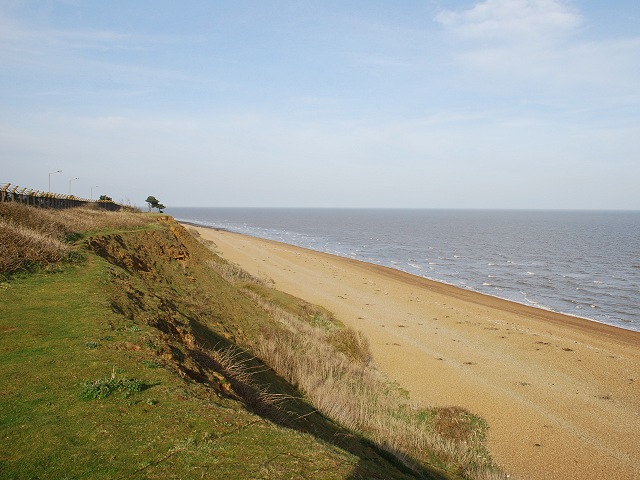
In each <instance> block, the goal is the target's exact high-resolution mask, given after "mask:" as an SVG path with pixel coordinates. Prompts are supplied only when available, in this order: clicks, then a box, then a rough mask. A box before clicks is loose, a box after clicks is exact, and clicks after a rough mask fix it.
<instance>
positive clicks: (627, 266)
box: [166, 207, 640, 331]
mask: <svg viewBox="0 0 640 480" xmlns="http://www.w3.org/2000/svg"><path fill="white" fill-rule="evenodd" d="M166 212H167V213H168V214H171V215H173V216H174V217H175V218H176V219H177V220H179V221H184V222H189V223H193V224H196V225H201V226H204V227H212V228H217V229H224V230H228V231H231V232H237V233H242V234H245V235H250V236H254V237H259V238H266V239H270V240H276V241H279V242H283V243H287V244H291V245H296V246H299V247H304V248H308V249H311V250H317V251H320V252H326V253H331V254H334V255H339V256H342V257H348V258H353V259H357V260H361V261H363V262H368V263H372V264H376V265H383V266H386V267H391V268H395V269H397V270H402V271H404V272H408V273H411V274H413V275H417V276H420V277H425V278H428V279H431V280H436V281H438V282H443V283H447V284H450V285H455V286H457V287H460V288H464V289H467V290H472V291H475V292H480V293H484V294H487V295H492V296H495V297H499V298H503V299H506V300H511V301H514V302H518V303H521V304H525V305H530V306H533V307H537V308H541V309H545V310H551V311H554V312H560V313H565V314H569V315H573V316H577V317H582V318H586V319H590V320H593V321H596V322H601V323H606V324H609V325H614V326H617V327H621V328H624V329H627V330H634V331H640V212H638V211H555V210H553V211H534V210H526V211H516V210H435V209H434V210H431V209H415V210H414V209H321V208H317V209H306V208H204V207H200V208H171V209H167V210H166Z"/></svg>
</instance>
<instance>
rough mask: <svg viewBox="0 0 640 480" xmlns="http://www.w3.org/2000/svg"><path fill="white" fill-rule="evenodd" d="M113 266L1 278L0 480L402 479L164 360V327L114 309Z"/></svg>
mask: <svg viewBox="0 0 640 480" xmlns="http://www.w3.org/2000/svg"><path fill="white" fill-rule="evenodd" d="M108 270H109V267H108V265H107V264H106V262H104V261H103V260H102V259H99V258H97V257H94V256H89V258H88V261H87V262H85V263H84V264H80V265H75V266H72V267H66V268H63V269H62V270H61V271H59V272H57V273H41V274H34V275H28V276H27V275H22V276H18V277H16V278H14V279H13V280H12V281H11V282H10V283H4V284H2V285H1V286H0V305H2V310H1V311H0V378H2V379H3V388H2V391H1V392H0V478H16V479H17V478H20V479H22V478H98V479H99V478H105V479H106V478H109V479H112V478H149V479H151V478H202V476H204V477H205V478H231V479H233V478H238V479H244V478H300V477H305V478H318V479H322V478H336V479H337V478H366V477H367V476H369V475H373V473H374V472H376V471H380V472H385V476H386V477H387V478H407V476H406V475H405V474H403V473H402V472H401V471H399V470H397V469H395V468H394V467H391V466H390V465H389V464H388V463H387V462H386V461H385V460H384V459H382V458H381V457H379V456H378V455H377V454H376V452H375V451H374V450H373V449H367V448H366V447H363V446H361V447H359V448H360V451H359V452H358V455H356V454H354V453H350V452H349V451H348V450H349V449H347V450H345V449H344V448H340V447H338V446H335V445H331V444H330V443H327V442H325V441H322V440H320V439H318V438H317V437H315V436H314V435H311V434H309V433H305V432H301V431H297V430H296V429H291V428H284V427H281V426H278V425H276V424H274V423H273V422H271V421H269V420H266V419H264V418H261V417H260V416H258V415H255V414H253V413H251V412H249V411H247V410H246V409H245V407H244V405H243V404H242V403H241V402H239V401H237V400H233V399H229V398H223V397H220V396H218V395H215V394H214V393H212V392H211V390H210V389H208V388H207V387H206V386H205V385H200V384H197V383H195V382H192V381H189V380H188V379H187V380H184V379H182V378H180V377H178V376H176V375H175V373H174V372H173V371H171V370H170V369H168V368H163V367H162V358H160V357H158V354H157V351H155V350H154V349H153V348H152V346H153V345H157V344H158V343H159V342H160V340H161V339H160V338H159V337H158V332H157V331H156V330H155V329H153V328H151V327H149V326H147V325H136V324H134V323H132V322H131V321H130V320H128V319H126V318H125V317H123V316H122V315H119V314H117V313H114V312H113V311H112V309H111V308H110V304H109V298H108V296H107V295H106V291H107V290H108V289H105V287H106V286H108V285H109V274H108ZM131 379H134V380H131ZM87 382H89V383H87ZM110 384H112V385H110ZM87 385H90V386H92V387H97V388H93V389H91V388H90V389H89V390H87ZM105 385H106V387H105ZM100 387H102V388H107V389H110V390H113V391H112V392H111V393H112V394H111V395H106V394H105V390H101V389H100ZM88 391H90V392H93V393H95V394H87V392H88ZM86 397H95V398H90V399H87V398H86ZM351 450H353V448H351Z"/></svg>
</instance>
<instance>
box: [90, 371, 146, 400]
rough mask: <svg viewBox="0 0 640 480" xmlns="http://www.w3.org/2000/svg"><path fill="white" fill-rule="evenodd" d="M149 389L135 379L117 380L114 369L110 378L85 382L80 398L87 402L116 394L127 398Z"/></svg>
mask: <svg viewBox="0 0 640 480" xmlns="http://www.w3.org/2000/svg"><path fill="white" fill-rule="evenodd" d="M147 387H148V385H146V384H145V383H144V382H142V381H140V380H138V379H135V378H116V371H115V369H114V370H113V371H112V372H111V376H110V377H105V378H101V379H99V380H93V381H89V380H87V381H86V382H84V387H83V388H82V392H81V393H80V398H83V399H85V400H98V399H104V398H107V397H109V396H111V394H113V393H115V392H122V396H123V397H124V398H127V397H129V396H131V395H133V394H135V393H140V392H142V391H143V390H144V389H146V388H147Z"/></svg>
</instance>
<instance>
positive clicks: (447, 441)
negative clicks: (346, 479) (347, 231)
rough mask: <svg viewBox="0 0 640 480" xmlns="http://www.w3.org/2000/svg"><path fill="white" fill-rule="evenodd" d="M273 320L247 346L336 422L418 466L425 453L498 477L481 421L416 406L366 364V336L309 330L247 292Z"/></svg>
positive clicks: (475, 475) (459, 468) (456, 411)
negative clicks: (487, 448) (485, 444)
mask: <svg viewBox="0 0 640 480" xmlns="http://www.w3.org/2000/svg"><path fill="white" fill-rule="evenodd" d="M247 295H250V296H251V297H252V298H253V299H254V301H255V302H256V303H258V304H259V305H261V307H262V308H264V309H265V310H267V311H268V312H269V313H270V315H271V317H272V318H273V319H274V320H275V321H276V322H275V323H274V324H270V325H269V324H265V325H264V326H263V328H262V336H261V338H260V339H259V341H256V342H255V343H254V345H253V348H254V350H255V352H256V355H257V356H259V357H260V358H262V360H263V361H265V362H266V363H267V364H269V365H270V366H271V367H272V368H273V369H274V370H275V371H276V372H277V373H278V374H279V375H281V376H282V377H283V378H285V379H286V380H287V381H288V382H290V383H291V384H293V385H295V386H296V387H298V388H299V389H300V390H301V391H302V392H303V393H304V394H305V396H306V397H307V398H308V399H309V400H310V402H311V403H312V404H313V405H314V406H315V408H317V409H318V410H319V411H320V412H322V413H323V414H324V415H326V416H327V417H329V418H331V419H332V420H334V421H336V422H337V423H339V424H340V425H342V426H344V427H346V428H348V429H350V430H352V431H355V432H359V433H362V434H364V435H365V436H367V437H368V438H370V439H371V440H372V441H374V442H375V443H376V444H377V445H378V446H380V447H381V448H384V449H385V450H387V451H389V452H391V453H393V454H394V455H395V456H396V457H397V458H399V459H401V460H402V461H403V462H404V463H405V464H407V465H408V466H410V467H412V468H416V466H419V465H420V464H427V463H431V460H432V459H431V454H432V453H434V454H435V455H436V456H437V457H438V459H439V460H440V461H442V462H444V463H445V464H446V465H447V466H448V468H451V469H453V470H455V471H456V472H457V473H458V474H461V475H463V476H465V477H466V478H472V479H482V480H485V479H486V480H490V479H504V478H506V476H505V475H504V474H503V473H501V472H500V471H499V470H498V469H497V468H495V467H494V465H493V464H492V462H491V458H490V456H489V454H488V452H487V451H486V449H485V447H484V443H483V441H484V434H485V431H486V424H485V423H484V422H483V421H482V420H481V419H479V418H478V417H476V416H474V415H472V414H470V413H469V412H467V411H465V410H463V409H461V408H448V409H421V408H418V407H416V406H414V405H411V404H409V403H408V401H407V399H406V397H405V395H404V394H403V392H402V390H400V389H399V388H398V387H397V386H396V385H394V384H392V383H390V382H389V381H388V380H387V379H385V378H384V377H383V376H382V375H381V374H380V373H379V372H378V371H377V370H375V369H374V368H372V367H371V366H370V365H369V360H370V358H371V356H370V353H369V350H368V345H367V343H366V339H364V337H363V336H362V335H361V334H358V333H356V332H354V331H353V330H350V329H346V328H337V327H336V328H326V327H324V328H323V327H317V326H314V325H312V324H311V323H310V322H309V321H307V320H306V319H303V318H300V317H297V316H296V315H292V314H291V313H289V312H286V311H284V310H282V309H281V308H279V307H278V306H276V305H274V304H272V303H271V302H269V301H267V300H265V299H264V298H262V297H261V296H260V295H257V294H255V293H253V292H250V291H247Z"/></svg>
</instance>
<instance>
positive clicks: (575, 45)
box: [436, 0, 640, 103]
mask: <svg viewBox="0 0 640 480" xmlns="http://www.w3.org/2000/svg"><path fill="white" fill-rule="evenodd" d="M436 20H437V21H438V22H439V23H440V24H441V25H442V27H443V28H444V29H445V31H446V32H447V33H448V34H449V38H450V41H451V42H452V43H451V55H452V58H453V59H454V60H455V61H456V62H457V64H458V66H461V67H462V68H463V69H465V71H464V73H465V74H467V75H473V76H474V79H475V80H480V81H481V80H483V79H484V81H487V80H489V82H490V81H491V80H493V81H494V82H495V83H493V84H492V83H486V85H488V86H489V87H491V86H492V85H493V86H494V87H496V88H497V89H506V90H508V91H532V92H538V93H539V94H542V95H544V96H546V97H547V98H548V99H551V98H553V97H554V96H555V97H557V96H558V95H560V96H562V97H564V98H572V99H578V100H579V101H584V100H585V98H590V101H594V102H595V103H598V102H603V103H606V102H609V101H610V100H611V99H612V98H613V97H614V96H615V97H618V98H622V97H626V98H631V97H637V95H638V94H639V93H640V90H639V82H638V77H639V75H640V36H637V37H631V38H608V39H607V38H597V39H589V38H588V33H589V31H588V29H586V28H583V26H585V25H588V24H589V22H590V21H597V19H588V18H586V17H584V16H583V14H582V13H581V12H580V11H578V10H577V9H576V8H574V7H573V6H572V5H571V4H570V3H568V2H565V1H562V0H485V1H483V2H480V3H477V4H476V5H474V6H473V7H471V8H469V9H467V10H462V11H452V10H443V11H441V12H440V13H439V14H438V15H437V17H436Z"/></svg>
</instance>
